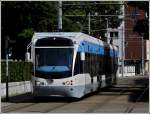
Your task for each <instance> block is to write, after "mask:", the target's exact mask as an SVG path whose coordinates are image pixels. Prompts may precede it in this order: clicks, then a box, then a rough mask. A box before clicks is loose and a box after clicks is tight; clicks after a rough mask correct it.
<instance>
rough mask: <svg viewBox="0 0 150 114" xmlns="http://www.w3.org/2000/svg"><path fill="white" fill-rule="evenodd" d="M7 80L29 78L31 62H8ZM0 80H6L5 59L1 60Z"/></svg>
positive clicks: (24, 79)
mask: <svg viewBox="0 0 150 114" xmlns="http://www.w3.org/2000/svg"><path fill="white" fill-rule="evenodd" d="M8 72H9V79H8V80H9V82H17V81H28V80H31V72H32V63H31V62H24V61H9V62H8ZM1 82H6V61H1Z"/></svg>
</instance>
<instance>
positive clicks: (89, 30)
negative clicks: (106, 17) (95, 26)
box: [88, 12, 91, 35]
mask: <svg viewBox="0 0 150 114" xmlns="http://www.w3.org/2000/svg"><path fill="white" fill-rule="evenodd" d="M88 16H89V21H88V22H89V24H88V25H89V26H88V32H89V35H90V34H91V14H90V12H89V15H88Z"/></svg>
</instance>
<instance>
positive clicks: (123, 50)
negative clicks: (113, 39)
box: [121, 4, 125, 77]
mask: <svg viewBox="0 0 150 114" xmlns="http://www.w3.org/2000/svg"><path fill="white" fill-rule="evenodd" d="M122 11H123V22H122V61H121V66H122V77H123V76H124V59H125V48H124V47H125V46H124V40H125V6H124V4H123V5H122Z"/></svg>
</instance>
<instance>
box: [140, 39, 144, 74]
mask: <svg viewBox="0 0 150 114" xmlns="http://www.w3.org/2000/svg"><path fill="white" fill-rule="evenodd" d="M141 43H142V75H144V39H143V37H142V42H141Z"/></svg>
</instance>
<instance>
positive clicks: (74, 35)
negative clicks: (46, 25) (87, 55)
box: [32, 32, 114, 48]
mask: <svg viewBox="0 0 150 114" xmlns="http://www.w3.org/2000/svg"><path fill="white" fill-rule="evenodd" d="M47 37H49V38H51V37H59V38H68V39H71V40H72V41H76V42H77V43H80V42H82V41H88V42H91V43H95V44H100V45H108V46H109V47H110V48H112V45H110V44H107V43H105V42H103V41H101V40H100V39H97V38H95V37H92V36H90V35H87V34H84V33H82V32H35V33H34V35H33V38H32V42H36V41H37V40H38V39H42V38H47ZM113 47H114V46H113Z"/></svg>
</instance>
